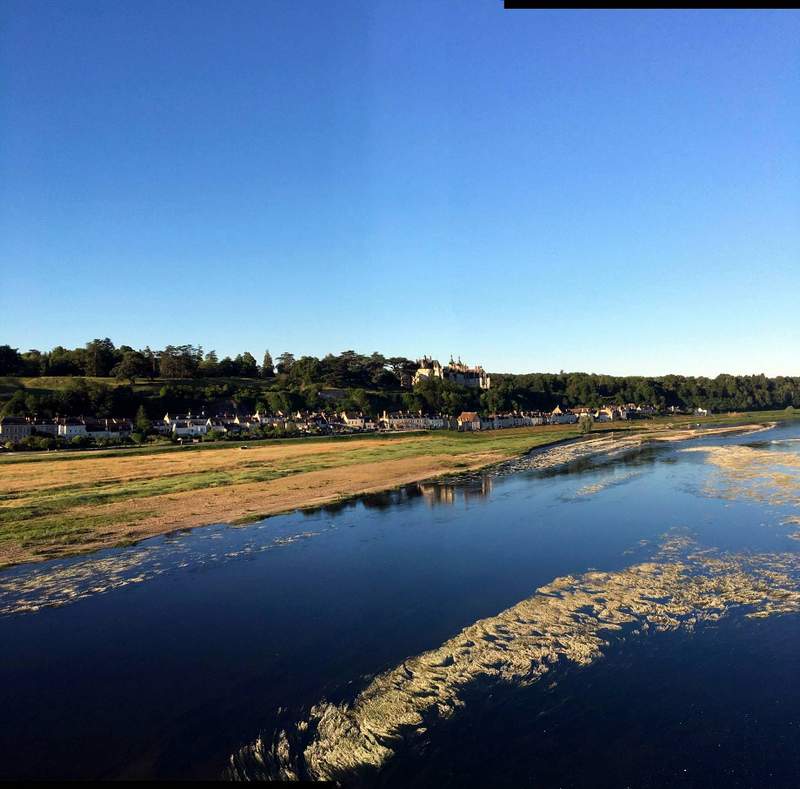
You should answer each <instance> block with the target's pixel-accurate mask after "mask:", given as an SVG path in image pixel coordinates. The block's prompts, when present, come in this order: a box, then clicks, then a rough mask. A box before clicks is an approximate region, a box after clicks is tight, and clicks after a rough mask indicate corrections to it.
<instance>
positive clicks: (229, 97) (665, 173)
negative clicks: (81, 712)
mask: <svg viewBox="0 0 800 789" xmlns="http://www.w3.org/2000/svg"><path fill="white" fill-rule="evenodd" d="M798 41H800V15H798V13H796V12H791V11H790V12H741V11H737V12H733V11H732V12H676V11H672V12H658V13H653V12H636V13H628V12H608V11H605V12H603V11H600V12H574V11H573V12H523V11H514V12H504V11H503V10H502V8H501V3H499V2H496V1H495V0H473V1H472V2H468V3H465V2H462V1H461V0H453V2H443V1H437V0H419V1H409V0H406V1H405V2H403V3H397V2H388V1H387V2H381V0H365V1H364V2H355V0H353V2H344V1H342V2H335V1H334V2H322V0H316V1H314V2H311V1H309V2H303V3H290V2H277V0H272V1H270V0H258V1H257V2H243V1H242V0H234V1H233V2H230V3H222V2H213V3H212V2H200V1H199V0H191V2H167V0H158V1H157V2H156V1H155V0H149V1H148V0H137V2H124V3H123V2H116V1H114V0H104V1H103V2H83V1H82V0H72V2H69V3H63V2H55V1H54V2H37V1H36V0H24V2H8V0H0V75H2V76H0V80H1V82H0V129H2V132H0V266H1V267H2V282H3V289H2V292H3V300H2V312H1V313H0V314H1V315H2V318H1V319H0V343H5V342H7V343H10V344H11V345H14V346H19V347H20V348H22V349H27V348H31V347H35V348H39V349H47V348H50V347H52V346H53V345H55V344H59V343H60V344H65V345H77V344H83V343H85V342H86V341H87V340H89V339H91V338H94V337H105V336H109V337H111V338H112V339H113V340H114V341H115V342H116V343H118V344H120V343H127V344H131V345H134V346H144V345H145V344H149V345H150V346H152V347H162V346H163V345H165V344H167V343H173V344H178V343H186V342H192V343H196V344H201V345H202V346H203V347H205V348H207V349H208V348H215V349H216V350H217V351H218V352H219V353H221V354H227V353H231V354H234V353H236V352H239V351H241V350H250V351H251V352H253V353H254V354H255V355H256V356H258V357H260V355H261V353H263V350H264V348H267V347H268V348H269V349H270V350H271V351H272V352H273V354H274V355H277V354H278V353H280V352H281V351H284V350H292V351H294V352H295V353H296V354H298V355H299V354H305V353H310V354H314V355H322V354H325V353H327V352H338V351H341V350H344V349H348V348H353V349H355V350H358V351H362V352H365V353H369V352H371V351H373V350H380V351H382V352H383V353H386V354H387V355H395V354H397V355H407V356H412V357H414V356H417V355H422V354H423V353H429V354H433V355H435V356H438V357H440V358H442V357H448V356H449V354H450V353H454V354H460V355H461V356H462V357H463V358H464V359H465V360H467V361H470V362H479V363H483V364H484V366H486V367H487V368H489V369H490V370H492V371H497V372H500V371H510V372H524V371H533V370H547V371H558V370H560V369H564V370H583V371H594V372H608V373H618V374H634V373H641V374H650V375H655V374H663V373H669V372H681V373H685V374H707V375H715V374H717V373H719V372H723V371H725V372H734V373H748V372H762V371H763V372H766V373H768V374H793V375H800V309H798V295H800V44H798Z"/></svg>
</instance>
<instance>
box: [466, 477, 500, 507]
mask: <svg viewBox="0 0 800 789" xmlns="http://www.w3.org/2000/svg"><path fill="white" fill-rule="evenodd" d="M476 482H478V481H476ZM493 486H494V482H493V481H492V478H491V477H490V476H488V475H487V476H481V478H480V481H479V484H475V485H468V486H465V487H464V500H465V501H469V500H470V499H473V500H474V499H485V498H486V497H487V496H489V494H490V493H491V492H492V487H493Z"/></svg>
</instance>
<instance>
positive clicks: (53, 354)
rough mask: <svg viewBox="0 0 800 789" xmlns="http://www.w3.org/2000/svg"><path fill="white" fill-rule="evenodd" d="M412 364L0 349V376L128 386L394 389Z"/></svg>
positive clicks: (102, 345) (173, 349) (106, 343)
mask: <svg viewBox="0 0 800 789" xmlns="http://www.w3.org/2000/svg"><path fill="white" fill-rule="evenodd" d="M415 369H416V365H415V363H414V362H412V361H411V360H410V359H406V358H404V357H388V358H387V357H385V356H383V355H382V354H380V353H377V352H376V353H373V354H371V355H370V356H364V355H362V354H359V353H356V352H355V351H343V352H342V353H340V354H328V355H327V356H324V357H323V358H321V359H320V358H317V357H315V356H301V357H299V358H295V356H294V354H293V353H291V352H289V351H286V352H284V353H282V354H281V355H280V356H278V357H277V360H274V361H273V358H272V355H271V354H270V352H269V351H266V352H265V353H264V355H263V357H262V360H261V363H260V364H259V363H258V362H257V361H256V358H255V357H254V356H253V354H251V353H250V352H249V351H244V352H243V353H240V354H237V355H236V356H235V357H234V358H231V357H230V356H225V357H224V358H222V359H220V358H219V357H218V355H217V352H216V351H213V350H210V351H206V352H204V351H203V349H202V347H201V346H198V345H168V346H166V348H163V349H161V350H156V351H154V350H152V349H150V348H149V347H148V348H144V349H135V348H132V347H130V346H129V345H121V346H119V347H116V346H115V345H114V343H113V342H112V341H111V340H110V339H109V338H108V337H106V338H105V339H95V340H92V341H91V342H88V343H86V345H85V346H83V347H81V348H64V347H63V346H61V345H58V346H56V347H55V348H53V349H52V350H50V351H45V352H42V351H38V350H30V351H26V352H24V353H20V351H19V349H17V348H12V347H11V346H9V345H0V375H3V376H28V377H39V376H86V377H91V378H110V377H115V378H118V379H121V380H126V381H129V382H131V383H134V382H135V381H136V380H137V379H147V380H150V381H152V380H155V379H156V378H168V379H191V378H260V379H264V380H272V379H275V378H280V379H281V380H282V381H284V382H286V383H288V384H296V385H311V384H321V385H323V386H332V387H367V388H371V389H396V388H398V387H399V386H400V376H401V375H403V374H404V373H408V372H413V371H414V370H415Z"/></svg>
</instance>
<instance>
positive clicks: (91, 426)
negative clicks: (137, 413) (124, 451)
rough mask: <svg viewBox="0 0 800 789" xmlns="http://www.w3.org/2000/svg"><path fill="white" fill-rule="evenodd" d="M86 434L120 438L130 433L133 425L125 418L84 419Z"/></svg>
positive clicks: (96, 436) (94, 436) (93, 436)
mask: <svg viewBox="0 0 800 789" xmlns="http://www.w3.org/2000/svg"><path fill="white" fill-rule="evenodd" d="M84 425H85V426H86V435H87V436H89V437H90V438H116V439H119V438H122V437H124V436H127V435H130V433H131V431H132V428H133V426H132V425H131V423H130V421H128V420H127V419H85V420H84Z"/></svg>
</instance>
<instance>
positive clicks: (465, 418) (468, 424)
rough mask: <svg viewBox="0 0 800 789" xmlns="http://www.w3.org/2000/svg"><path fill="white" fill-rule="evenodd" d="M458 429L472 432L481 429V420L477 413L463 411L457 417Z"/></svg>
mask: <svg viewBox="0 0 800 789" xmlns="http://www.w3.org/2000/svg"><path fill="white" fill-rule="evenodd" d="M456 424H457V425H458V429H459V430H462V431H472V430H480V429H481V418H480V417H479V416H478V414H477V412H476V411H462V412H461V413H460V414H459V415H458V416H457V417H456Z"/></svg>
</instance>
